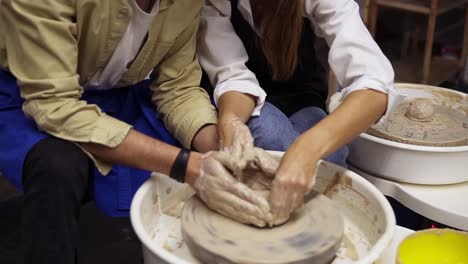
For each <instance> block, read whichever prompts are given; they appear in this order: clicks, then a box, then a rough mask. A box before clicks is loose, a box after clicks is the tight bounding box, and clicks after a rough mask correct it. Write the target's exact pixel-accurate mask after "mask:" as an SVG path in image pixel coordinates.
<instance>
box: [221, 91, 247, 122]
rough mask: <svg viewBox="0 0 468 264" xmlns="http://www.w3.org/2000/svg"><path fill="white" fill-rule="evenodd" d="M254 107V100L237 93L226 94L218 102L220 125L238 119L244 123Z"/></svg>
mask: <svg viewBox="0 0 468 264" xmlns="http://www.w3.org/2000/svg"><path fill="white" fill-rule="evenodd" d="M255 106H256V98H255V97H254V96H252V95H249V94H243V93H239V92H226V93H224V94H223V95H222V96H221V97H220V98H219V100H218V108H219V117H220V124H221V125H222V124H223V123H225V122H229V120H230V119H232V118H235V117H237V118H239V119H240V120H241V121H242V122H244V123H246V122H247V121H248V120H249V118H250V116H251V115H252V112H253V111H254V109H255Z"/></svg>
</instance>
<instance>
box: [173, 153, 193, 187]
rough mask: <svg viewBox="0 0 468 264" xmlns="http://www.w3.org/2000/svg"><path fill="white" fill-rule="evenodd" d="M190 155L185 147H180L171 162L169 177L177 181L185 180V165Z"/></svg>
mask: <svg viewBox="0 0 468 264" xmlns="http://www.w3.org/2000/svg"><path fill="white" fill-rule="evenodd" d="M189 157H190V151H189V150H186V149H181V150H180V152H179V154H178V155H177V158H176V159H175V161H174V164H172V168H171V172H170V173H169V177H171V178H172V179H174V180H176V181H178V182H182V183H184V182H185V174H186V172H187V165H188V161H189Z"/></svg>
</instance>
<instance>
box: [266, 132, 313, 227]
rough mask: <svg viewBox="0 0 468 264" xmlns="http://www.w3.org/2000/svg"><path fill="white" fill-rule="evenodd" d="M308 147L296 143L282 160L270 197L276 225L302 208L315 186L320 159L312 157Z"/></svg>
mask: <svg viewBox="0 0 468 264" xmlns="http://www.w3.org/2000/svg"><path fill="white" fill-rule="evenodd" d="M307 147H308V145H307V144H300V142H298V141H296V142H294V143H293V145H291V147H290V148H289V150H288V151H287V152H286V153H285V155H284V156H283V158H282V159H281V162H280V166H279V168H278V170H277V172H276V177H275V180H274V181H273V188H272V193H271V196H270V204H271V207H272V208H271V209H272V213H273V219H274V220H275V223H274V224H278V223H282V222H284V221H285V220H287V219H288V218H289V215H290V214H291V213H292V212H294V211H295V210H296V209H297V208H299V207H301V206H302V204H303V202H304V196H305V195H306V194H307V193H308V192H309V191H310V190H311V189H312V186H313V185H314V184H315V177H316V176H315V173H316V168H317V162H318V161H319V159H318V158H317V159H314V158H312V157H310V155H309V154H308V153H310V150H307V151H306V148H307Z"/></svg>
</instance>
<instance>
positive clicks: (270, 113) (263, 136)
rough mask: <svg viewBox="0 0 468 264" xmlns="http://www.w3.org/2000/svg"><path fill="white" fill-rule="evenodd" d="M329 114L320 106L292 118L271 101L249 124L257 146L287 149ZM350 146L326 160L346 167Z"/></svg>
mask: <svg viewBox="0 0 468 264" xmlns="http://www.w3.org/2000/svg"><path fill="white" fill-rule="evenodd" d="M326 116H327V114H326V113H325V112H324V111H323V110H322V109H320V108H318V107H307V108H304V109H302V110H300V111H298V112H296V113H295V114H293V115H292V116H291V117H290V118H288V117H287V116H286V115H285V114H283V112H281V110H279V109H278V108H276V107H275V106H274V105H272V104H270V103H268V102H267V103H265V105H264V106H263V108H262V111H261V113H260V116H258V117H252V118H250V120H249V122H247V126H248V127H249V128H250V131H251V132H252V136H253V138H254V140H255V146H257V147H260V148H263V149H267V150H277V151H286V150H287V149H288V148H289V146H291V144H292V143H293V142H294V140H296V138H297V137H299V135H301V134H302V133H304V132H305V131H307V130H308V129H309V128H311V127H313V126H314V125H315V124H317V123H318V122H319V121H320V120H322V119H323V118H325V117H326ZM347 156H348V148H347V147H346V146H343V147H342V148H340V149H338V150H337V151H336V152H334V153H332V154H331V155H330V156H328V157H326V158H324V160H326V161H329V162H332V163H335V164H337V165H339V166H342V167H345V168H346V158H347Z"/></svg>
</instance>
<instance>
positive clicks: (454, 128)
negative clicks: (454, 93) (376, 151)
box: [367, 99, 468, 147]
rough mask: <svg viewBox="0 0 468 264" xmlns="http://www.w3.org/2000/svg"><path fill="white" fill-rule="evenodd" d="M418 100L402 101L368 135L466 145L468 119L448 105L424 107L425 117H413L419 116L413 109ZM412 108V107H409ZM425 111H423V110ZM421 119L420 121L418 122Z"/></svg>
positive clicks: (423, 142)
mask: <svg viewBox="0 0 468 264" xmlns="http://www.w3.org/2000/svg"><path fill="white" fill-rule="evenodd" d="M417 100H429V101H430V100H431V99H415V100H409V101H404V102H402V103H401V104H400V105H398V106H397V107H396V108H395V110H394V111H393V112H392V113H391V114H390V116H389V117H388V119H387V120H385V121H384V122H382V123H381V124H377V125H374V126H372V127H371V128H370V129H369V130H368V131H367V133H368V134H370V135H373V136H377V137H380V138H383V139H388V140H392V141H396V142H401V143H407V144H413V145H422V146H440V147H448V146H464V145H468V117H467V116H466V115H463V114H462V113H460V112H458V111H455V110H453V109H451V108H449V107H447V106H442V105H438V104H433V103H431V105H427V102H426V105H423V107H421V109H422V110H426V111H427V110H428V109H427V108H428V106H430V107H431V108H432V109H430V110H429V111H428V112H429V114H427V116H424V113H419V114H420V115H421V116H417V115H416V116H415V117H414V118H412V116H411V114H413V113H416V114H418V110H421V109H414V105H412V104H414V103H415V102H417ZM412 107H413V108H412ZM424 108H426V109H424ZM419 118H420V119H419Z"/></svg>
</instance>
